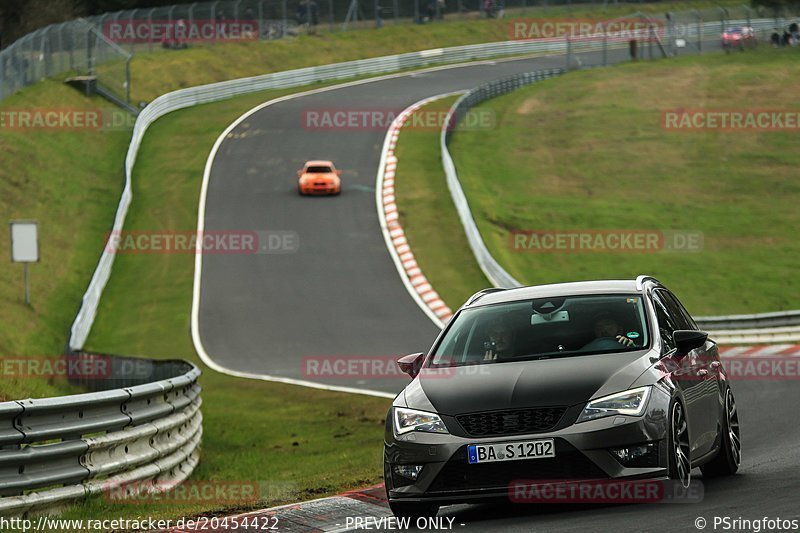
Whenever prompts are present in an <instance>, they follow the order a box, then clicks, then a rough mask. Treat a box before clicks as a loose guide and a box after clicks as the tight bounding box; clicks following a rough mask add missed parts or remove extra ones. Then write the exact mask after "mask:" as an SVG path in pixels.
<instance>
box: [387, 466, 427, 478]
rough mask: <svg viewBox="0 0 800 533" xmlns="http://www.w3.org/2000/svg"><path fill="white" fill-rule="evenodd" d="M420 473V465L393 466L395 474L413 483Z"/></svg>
mask: <svg viewBox="0 0 800 533" xmlns="http://www.w3.org/2000/svg"><path fill="white" fill-rule="evenodd" d="M420 472H422V465H394V473H395V474H397V475H399V476H403V477H407V478H408V479H413V480H414V481H416V480H417V477H419V473H420Z"/></svg>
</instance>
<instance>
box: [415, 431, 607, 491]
mask: <svg viewBox="0 0 800 533" xmlns="http://www.w3.org/2000/svg"><path fill="white" fill-rule="evenodd" d="M606 478H608V475H607V474H606V473H605V472H604V471H603V470H602V469H601V468H600V467H598V466H597V465H595V464H594V463H593V462H592V461H591V460H589V458H588V457H586V456H585V455H583V454H582V453H580V452H579V451H578V450H576V449H575V448H574V447H572V446H571V445H569V444H567V443H566V442H565V441H557V443H556V456H555V457H553V458H547V459H524V460H521V461H500V462H494V463H479V464H469V463H467V447H466V446H462V447H461V448H459V450H458V451H457V452H456V453H455V454H453V456H452V457H451V458H450V460H449V461H448V462H447V463H446V464H445V466H444V468H442V470H441V472H439V475H438V476H437V477H436V479H435V480H434V481H433V483H432V484H431V486H430V487H429V488H428V492H454V491H470V490H473V491H474V490H481V489H482V490H486V489H495V490H496V489H508V487H509V485H510V484H511V483H512V482H513V481H520V480H542V481H552V480H564V479H573V480H579V479H580V480H588V479H606Z"/></svg>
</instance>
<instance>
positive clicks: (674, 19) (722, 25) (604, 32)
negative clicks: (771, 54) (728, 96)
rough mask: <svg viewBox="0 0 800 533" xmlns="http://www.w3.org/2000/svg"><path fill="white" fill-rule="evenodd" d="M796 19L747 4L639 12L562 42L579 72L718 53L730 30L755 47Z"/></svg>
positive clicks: (572, 30)
mask: <svg viewBox="0 0 800 533" xmlns="http://www.w3.org/2000/svg"><path fill="white" fill-rule="evenodd" d="M794 20H795V19H793V18H792V16H791V15H789V14H784V13H779V14H777V15H776V14H775V13H774V12H773V11H771V10H770V11H769V12H765V11H764V10H756V9H753V8H751V7H749V6H746V5H742V6H739V7H735V8H731V7H729V8H714V9H706V10H702V11H697V10H691V11H682V12H665V13H663V14H660V15H649V14H643V13H636V14H633V15H631V16H628V17H621V18H618V19H611V20H605V21H601V22H598V23H596V24H593V25H589V26H588V29H587V31H576V30H575V26H571V27H570V28H569V31H568V32H567V33H566V34H565V35H563V36H562V37H561V38H563V39H566V41H567V60H566V61H567V62H566V66H567V68H581V67H590V66H605V65H608V64H609V63H610V62H612V60H611V56H612V55H613V56H614V57H615V58H617V57H625V58H629V59H634V60H637V59H653V58H657V57H673V56H677V55H681V54H686V53H697V52H702V51H704V50H705V49H710V48H712V47H713V48H716V49H719V45H720V44H721V43H722V35H723V34H724V33H725V32H727V31H728V30H729V29H731V28H739V30H741V29H744V28H747V29H748V30H747V31H750V30H752V33H751V34H749V35H752V39H753V40H752V44H753V45H755V44H756V43H758V42H761V43H769V42H770V41H771V39H772V34H774V33H776V32H778V33H780V32H783V31H785V29H786V28H787V27H788V25H789V24H790V23H791V22H792V21H794ZM747 31H745V33H746V34H747ZM723 48H724V46H723ZM598 50H600V51H601V53H600V54H597V53H596V52H597V51H598Z"/></svg>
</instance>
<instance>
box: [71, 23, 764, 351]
mask: <svg viewBox="0 0 800 533" xmlns="http://www.w3.org/2000/svg"><path fill="white" fill-rule="evenodd" d="M743 22H745V21H730V23H731V24H734V23H740V24H741V23H743ZM751 22H752V25H753V27H755V28H766V27H772V25H774V21H773V20H772V19H759V20H753V21H751ZM697 28H698V29H696V30H695V29H692V28H690V31H695V32H696V33H702V35H703V36H716V35H717V34H718V32H719V22H706V23H704V24H702V25H698V26H697ZM714 38H716V37H714ZM567 46H568V45H567V42H566V41H565V40H564V39H560V38H558V39H536V40H528V41H503V42H497V43H487V44H477V45H468V46H456V47H452V48H437V49H433V50H423V51H420V52H410V53H406V54H398V55H392V56H384V57H377V58H372V59H361V60H357V61H347V62H344V63H335V64H332V65H323V66H319V67H307V68H302V69H296V70H289V71H285V72H276V73H274V74H265V75H263V76H254V77H250V78H241V79H237V80H230V81H224V82H219V83H212V84H209V85H202V86H199V87H190V88H187V89H181V90H178V91H174V92H170V93H167V94H164V95H162V96H159V97H158V98H156V99H155V100H153V102H151V103H150V104H149V105H148V106H147V107H145V108H144V110H143V111H142V112H141V113H140V114H139V116H138V118H137V119H136V123H135V124H134V128H133V134H132V137H131V142H130V145H129V147H128V154H127V157H126V159H125V186H124V188H123V191H122V196H121V198H120V201H119V206H118V207H117V213H116V216H115V218H114V226H113V228H112V231H114V232H119V231H121V230H122V228H123V225H124V223H125V215H126V214H127V212H128V206H129V205H130V203H131V199H132V192H131V172H132V171H133V165H134V163H135V162H136V155H137V153H138V151H139V145H140V144H141V142H142V137H143V136H144V133H145V131H147V128H148V127H149V126H150V124H152V123H153V122H155V121H156V120H157V119H158V118H160V117H162V116H164V115H166V114H168V113H171V112H172V111H177V110H178V109H184V108H186V107H191V106H194V105H198V104H205V103H209V102H215V101H218V100H223V99H226V98H231V97H233V96H238V95H242V94H248V93H253V92H258V91H263V90H267V89H282V88H289V87H301V86H303V85H309V84H311V83H316V82H322V81H330V80H340V79H346V78H353V77H357V76H367V75H375V74H382V73H388V72H395V71H398V70H403V69H408V68H419V67H424V66H427V65H441V64H447V63H459V62H465V61H472V60H479V59H488V58H492V57H503V56H515V55H525V54H538V53H554V52H565V51H566V50H567ZM603 46H607V47H608V48H617V49H618V48H624V47H626V46H627V44H626V43H605V44H604V43H602V42H600V41H592V42H591V43H585V44H582V46H581V51H590V50H591V49H593V48H592V47H594V49H596V50H599V49H602V47H603ZM113 263H114V254H113V253H111V252H109V251H107V250H104V251H103V253H102V255H101V256H100V260H99V262H98V264H97V267H96V268H95V271H94V274H93V276H92V279H91V281H90V282H89V287H88V288H87V289H86V293H85V294H84V296H83V301H82V303H81V308H80V310H79V311H78V314H77V316H76V317H75V321H74V322H73V324H72V328H71V332H70V340H69V346H70V348H71V349H72V350H80V349H81V348H83V346H84V344H85V342H86V339H87V337H88V336H89V331H90V330H91V327H92V324H93V323H94V318H95V314H96V313H97V306H98V304H99V302H100V296H101V295H102V293H103V289H104V288H105V286H106V283H107V282H108V279H109V277H110V275H111V267H112V265H113Z"/></svg>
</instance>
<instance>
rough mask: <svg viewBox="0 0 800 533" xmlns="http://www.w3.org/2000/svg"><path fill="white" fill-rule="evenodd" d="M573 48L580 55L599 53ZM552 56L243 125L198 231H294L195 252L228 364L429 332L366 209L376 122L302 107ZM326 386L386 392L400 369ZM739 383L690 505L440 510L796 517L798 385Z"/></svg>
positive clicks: (541, 519) (427, 338) (668, 520)
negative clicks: (734, 421)
mask: <svg viewBox="0 0 800 533" xmlns="http://www.w3.org/2000/svg"><path fill="white" fill-rule="evenodd" d="M709 48H711V47H710V46H707V47H706V50H708V49H709ZM615 55H616V57H617V58H622V57H624V52H623V53H621V54H620V53H617V54H615ZM581 58H582V59H583V60H584V63H591V62H592V60H594V61H597V59H598V56H597V55H589V54H583V55H582V56H581ZM563 63H564V60H563V58H561V57H549V58H538V59H526V60H518V61H510V62H501V63H497V64H494V65H475V66H469V67H462V68H457V69H448V70H440V71H436V72H429V73H424V74H418V75H408V76H404V77H401V78H395V79H390V80H386V81H378V82H374V83H368V84H363V85H357V86H353V87H349V88H343V89H337V90H334V91H328V92H324V93H319V94H316V95H310V96H306V97H302V98H298V99H294V100H290V101H286V102H283V103H280V104H277V105H274V106H271V107H267V108H265V109H263V110H261V111H259V112H257V113H255V114H254V115H252V116H251V117H249V118H248V119H247V120H246V121H245V122H244V123H242V124H240V125H239V126H238V127H237V128H236V129H235V130H234V132H232V134H231V135H230V136H229V138H228V139H226V140H225V142H224V143H223V144H222V146H221V148H220V150H219V152H218V154H217V157H216V160H215V162H214V164H213V168H212V174H211V180H210V184H209V189H208V200H207V205H206V221H205V222H206V230H226V229H227V230H288V231H293V232H296V233H297V234H298V236H299V242H300V248H299V251H298V252H297V253H294V254H286V255H206V256H204V258H203V271H202V280H201V282H202V284H201V300H200V317H199V318H200V335H201V338H202V341H203V344H204V346H205V349H206V351H207V352H208V354H209V355H210V356H211V357H212V358H213V359H214V360H215V361H216V362H217V363H219V364H221V365H223V366H225V367H228V368H231V369H234V370H240V371H246V372H256V373H264V374H270V375H274V376H284V377H294V378H300V379H310V378H309V376H306V375H304V372H303V367H302V360H303V358H305V357H315V356H331V355H338V356H389V355H402V354H405V353H409V352H414V351H421V350H424V349H426V348H427V347H428V346H429V345H430V344H431V342H432V341H433V340H434V337H435V336H436V334H437V332H438V329H437V328H436V327H435V326H434V324H433V323H432V322H431V321H430V320H429V319H428V318H427V316H426V315H425V314H424V313H423V312H422V311H421V310H420V309H419V308H418V307H417V305H416V304H415V303H414V301H413V300H412V299H411V297H410V296H409V295H408V293H407V292H406V290H405V288H404V287H403V285H402V282H401V281H400V277H399V275H398V274H397V272H396V270H395V267H394V264H393V263H392V261H391V258H390V256H389V254H388V252H387V250H386V248H385V245H384V241H383V236H382V234H381V230H380V228H379V223H378V217H377V213H376V207H375V196H374V185H375V175H376V172H377V168H378V162H379V155H380V148H381V147H382V143H383V138H384V135H385V132H384V131H382V130H379V129H376V130H374V131H308V130H307V129H304V128H303V127H302V125H301V117H302V113H303V111H307V110H321V109H327V110H336V109H376V108H392V109H402V108H405V107H407V106H408V105H410V104H412V103H414V102H416V101H418V100H420V99H422V98H425V97H427V96H431V95H434V94H439V93H444V92H450V91H455V90H461V89H468V88H470V87H474V86H476V85H478V84H480V83H482V82H485V81H490V80H493V79H496V78H500V77H503V76H506V75H509V74H513V73H516V72H524V71H532V70H536V69H540V68H548V67H560V66H562V65H563ZM311 158H330V159H334V160H335V162H336V164H337V165H338V166H339V167H340V168H342V169H344V175H343V183H344V188H343V192H342V195H341V196H339V197H332V198H302V197H299V196H298V195H297V192H296V178H295V170H297V169H298V168H299V167H300V166H301V164H302V163H303V162H304V161H305V160H306V159H311ZM401 164H402V163H401ZM407 208H408V207H407ZM325 382H326V383H330V384H333V385H345V386H359V387H364V388H369V389H375V390H383V391H388V392H396V391H398V390H400V389H401V388H402V387H403V385H404V384H405V383H406V380H405V379H402V378H398V379H388V380H387V379H383V380H380V379H363V380H357V379H352V380H342V379H329V380H327V381H325ZM734 392H735V394H736V397H737V403H738V405H739V409H740V422H741V427H742V437H743V453H744V459H743V463H742V467H741V469H740V474H739V475H736V476H734V477H732V478H727V479H717V480H708V481H705V482H704V480H702V478H701V477H700V476H699V471H697V470H696V471H695V475H696V476H697V477H696V481H699V482H704V499H703V501H702V502H701V503H694V504H661V505H616V506H615V505H606V506H587V505H582V506H564V505H551V506H544V507H529V506H518V505H476V506H455V507H449V508H444V509H443V510H442V512H441V513H440V516H453V517H455V524H456V526H455V529H456V530H458V529H468V530H470V531H508V532H516V531H519V532H522V531H532V530H536V531H550V530H554V531H664V530H670V531H698V528H697V527H696V526H695V519H696V518H698V517H703V518H704V519H706V520H707V525H706V527H705V530H706V531H723V530H727V531H734V530H737V531H757V530H758V529H756V528H755V527H749V528H747V527H742V524H739V527H738V528H730V527H729V528H727V529H725V528H723V526H722V525H717V526H716V527H715V525H714V517H715V516H717V517H724V516H727V517H729V518H731V519H736V518H744V519H749V520H760V519H761V518H762V517H769V518H782V519H798V517H799V516H800V513H799V512H798V506H797V498H798V495H799V494H800V478H799V477H798V476H797V470H798V468H800V461H799V460H798V457H800V415H798V405H800V383H798V382H797V381H796V380H795V381H783V382H780V381H778V382H776V381H742V382H736V383H734ZM462 523H463V524H465V526H463V527H462V526H460V525H458V524H462ZM733 525H735V524H733ZM761 529H762V530H766V528H761Z"/></svg>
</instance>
